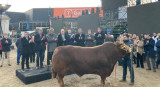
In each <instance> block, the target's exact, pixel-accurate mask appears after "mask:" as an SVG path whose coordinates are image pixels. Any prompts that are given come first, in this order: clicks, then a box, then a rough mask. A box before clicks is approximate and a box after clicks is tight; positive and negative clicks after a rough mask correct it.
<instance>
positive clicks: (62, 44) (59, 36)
mask: <svg viewBox="0 0 160 87" xmlns="http://www.w3.org/2000/svg"><path fill="white" fill-rule="evenodd" d="M64 39H66V36H65V35H64ZM64 45H66V41H64V40H63V38H62V34H59V35H58V40H57V46H64Z"/></svg>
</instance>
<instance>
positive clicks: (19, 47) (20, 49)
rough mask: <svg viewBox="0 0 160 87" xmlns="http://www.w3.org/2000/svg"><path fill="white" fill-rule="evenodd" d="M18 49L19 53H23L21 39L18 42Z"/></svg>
mask: <svg viewBox="0 0 160 87" xmlns="http://www.w3.org/2000/svg"><path fill="white" fill-rule="evenodd" d="M16 47H17V50H18V51H22V43H21V38H19V39H18V40H17V42H16Z"/></svg>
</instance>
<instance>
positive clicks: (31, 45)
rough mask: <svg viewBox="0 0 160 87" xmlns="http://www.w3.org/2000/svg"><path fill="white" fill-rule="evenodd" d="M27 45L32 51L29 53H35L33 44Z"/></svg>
mask: <svg viewBox="0 0 160 87" xmlns="http://www.w3.org/2000/svg"><path fill="white" fill-rule="evenodd" d="M29 45H30V48H31V49H32V50H31V51H30V53H35V47H36V45H35V43H33V42H31V43H30V44H29Z"/></svg>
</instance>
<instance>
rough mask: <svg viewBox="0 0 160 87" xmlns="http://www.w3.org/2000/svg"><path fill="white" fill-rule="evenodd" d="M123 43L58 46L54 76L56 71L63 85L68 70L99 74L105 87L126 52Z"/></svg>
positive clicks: (81, 74)
mask: <svg viewBox="0 0 160 87" xmlns="http://www.w3.org/2000/svg"><path fill="white" fill-rule="evenodd" d="M122 45H123V44H119V43H118V44H117V43H116V44H114V43H104V44H103V45H100V46H96V47H79V46H63V47H58V48H56V49H55V52H54V54H53V57H52V76H54V72H55V71H56V72H57V76H56V77H57V80H58V83H59V85H60V87H63V86H64V82H63V78H64V76H65V74H66V72H67V70H70V71H72V72H74V73H75V74H77V75H78V76H83V75H84V74H97V75H99V76H100V77H101V84H102V86H103V87H105V80H106V77H108V76H110V75H111V73H112V71H113V69H114V66H115V64H116V62H117V61H118V59H119V58H122V57H123V56H124V55H125V54H126V49H125V50H124V49H121V47H122Z"/></svg>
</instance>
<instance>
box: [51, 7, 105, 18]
mask: <svg viewBox="0 0 160 87" xmlns="http://www.w3.org/2000/svg"><path fill="white" fill-rule="evenodd" d="M92 8H93V9H94V13H96V10H97V9H96V7H88V8H84V7H82V8H54V10H53V12H54V14H53V17H54V18H55V17H57V16H59V18H62V15H64V18H78V17H79V16H82V11H86V10H88V13H89V14H91V10H92ZM99 10H100V14H99V16H100V17H103V10H102V8H99Z"/></svg>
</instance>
